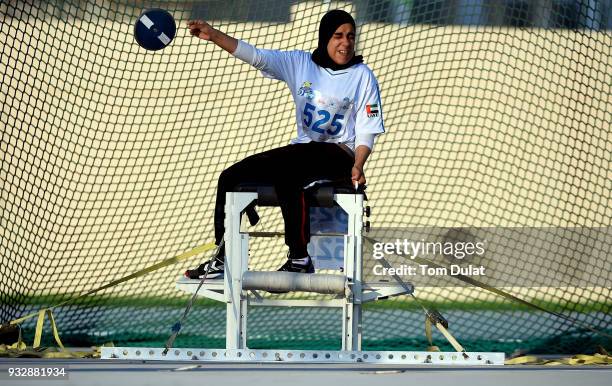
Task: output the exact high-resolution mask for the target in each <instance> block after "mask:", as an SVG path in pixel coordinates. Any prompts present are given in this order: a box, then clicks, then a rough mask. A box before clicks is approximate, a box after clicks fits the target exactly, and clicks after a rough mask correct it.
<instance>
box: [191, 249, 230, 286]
mask: <svg viewBox="0 0 612 386" xmlns="http://www.w3.org/2000/svg"><path fill="white" fill-rule="evenodd" d="M224 260H225V246H224V245H223V244H222V245H221V246H220V247H219V248H218V249H217V253H216V254H215V257H213V258H212V259H210V260H208V261H206V262H204V263H202V264H200V266H199V267H198V268H196V269H188V270H187V271H185V277H186V278H187V279H202V278H203V277H204V275H205V274H206V270H207V269H208V275H207V276H206V278H207V279H219V278H222V277H223V270H224V264H225V263H224ZM209 265H210V268H208V266H209Z"/></svg>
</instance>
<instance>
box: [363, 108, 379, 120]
mask: <svg viewBox="0 0 612 386" xmlns="http://www.w3.org/2000/svg"><path fill="white" fill-rule="evenodd" d="M366 114H367V115H368V118H373V117H377V116H378V105H366Z"/></svg>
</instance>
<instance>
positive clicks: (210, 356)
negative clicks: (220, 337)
mask: <svg viewBox="0 0 612 386" xmlns="http://www.w3.org/2000/svg"><path fill="white" fill-rule="evenodd" d="M163 351H164V349H163V348H145V347H102V359H128V360H152V361H160V360H161V361H193V362H225V363H232V362H234V363H274V362H276V363H278V362H290V363H378V364H407V365H451V366H465V365H471V366H475V365H478V366H482V365H503V364H504V359H505V358H504V353H491V352H473V353H466V354H465V355H464V354H463V353H458V352H427V351H333V350H250V349H245V350H226V349H198V348H173V349H171V350H169V351H168V353H167V354H166V355H163Z"/></svg>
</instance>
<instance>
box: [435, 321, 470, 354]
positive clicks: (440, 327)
mask: <svg viewBox="0 0 612 386" xmlns="http://www.w3.org/2000/svg"><path fill="white" fill-rule="evenodd" d="M436 328H437V329H438V330H440V332H441V333H442V335H444V337H445V338H446V340H448V341H449V343H450V344H451V345H453V348H454V349H455V351H457V352H465V349H464V348H463V347H462V346H461V345H460V344H459V342H457V339H455V337H454V336H452V335H451V333H450V332H448V330H447V329H446V328H444V326H443V325H442V324H440V323H436Z"/></svg>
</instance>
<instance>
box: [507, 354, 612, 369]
mask: <svg viewBox="0 0 612 386" xmlns="http://www.w3.org/2000/svg"><path fill="white" fill-rule="evenodd" d="M504 363H505V364H506V365H546V366H560V365H566V366H582V365H612V356H610V355H602V354H595V355H576V356H573V357H571V358H559V359H541V358H538V357H537V356H534V355H526V356H522V357H517V358H512V359H507V360H506V361H505V362H504Z"/></svg>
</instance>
